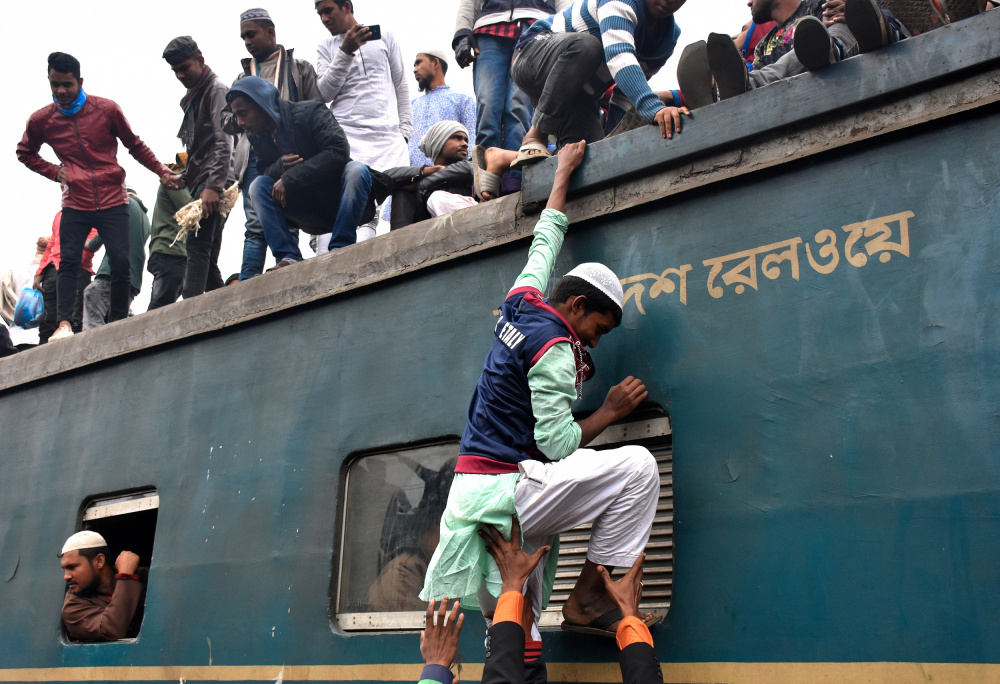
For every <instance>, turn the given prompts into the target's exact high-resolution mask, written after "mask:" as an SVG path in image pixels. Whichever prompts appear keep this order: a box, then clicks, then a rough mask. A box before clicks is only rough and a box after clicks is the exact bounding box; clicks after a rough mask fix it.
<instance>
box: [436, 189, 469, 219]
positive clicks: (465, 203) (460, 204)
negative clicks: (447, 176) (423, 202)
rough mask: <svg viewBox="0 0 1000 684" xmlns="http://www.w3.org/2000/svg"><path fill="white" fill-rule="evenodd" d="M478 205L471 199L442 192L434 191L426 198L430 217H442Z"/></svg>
mask: <svg viewBox="0 0 1000 684" xmlns="http://www.w3.org/2000/svg"><path fill="white" fill-rule="evenodd" d="M477 204H478V202H476V200H475V199H473V198H472V197H466V196H465V195H456V194H455V193H452V192H445V191H444V190H435V191H434V192H432V193H431V194H430V197H428V198H427V211H428V212H429V213H430V215H431V216H444V215H445V214H450V213H451V212H453V211H458V210H459V209H465V208H466V207H474V206H476V205H477Z"/></svg>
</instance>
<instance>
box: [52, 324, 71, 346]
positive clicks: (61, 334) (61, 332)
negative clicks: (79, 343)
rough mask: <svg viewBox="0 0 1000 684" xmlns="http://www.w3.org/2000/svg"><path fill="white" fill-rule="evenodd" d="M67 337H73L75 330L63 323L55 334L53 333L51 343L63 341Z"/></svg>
mask: <svg viewBox="0 0 1000 684" xmlns="http://www.w3.org/2000/svg"><path fill="white" fill-rule="evenodd" d="M66 337H73V328H71V327H70V326H68V325H66V324H65V323H63V324H62V325H60V326H59V327H58V328H56V331H55V332H54V333H52V336H51V337H50V338H49V342H51V341H52V340H61V339H63V338H66Z"/></svg>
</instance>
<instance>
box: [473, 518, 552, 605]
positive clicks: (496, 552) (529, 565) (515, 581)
mask: <svg viewBox="0 0 1000 684" xmlns="http://www.w3.org/2000/svg"><path fill="white" fill-rule="evenodd" d="M479 536H480V537H482V538H483V541H484V542H486V550H487V551H488V552H489V554H490V555H491V556H493V560H495V561H496V562H497V568H499V570H500V579H501V580H503V586H502V587H501V588H500V591H501V592H508V591H517V592H520V591H521V590H522V589H523V588H524V583H525V582H527V581H528V576H529V575H531V573H532V571H533V570H534V569H535V567H536V566H537V565H538V562H539V561H541V560H542V556H544V555H545V554H546V553H548V552H549V549H551V548H552V547H551V546H543V547H542V548H540V549H538V550H537V551H535V552H534V553H533V554H532V555H530V556H529V555H528V554H526V553H525V552H524V551H522V550H521V523H520V522H519V521H518V519H517V516H516V515H512V516H511V528H510V541H507V540H506V539H504V538H503V535H502V534H500V530H498V529H497V528H495V527H493V525H486V526H485V529H480V530H479Z"/></svg>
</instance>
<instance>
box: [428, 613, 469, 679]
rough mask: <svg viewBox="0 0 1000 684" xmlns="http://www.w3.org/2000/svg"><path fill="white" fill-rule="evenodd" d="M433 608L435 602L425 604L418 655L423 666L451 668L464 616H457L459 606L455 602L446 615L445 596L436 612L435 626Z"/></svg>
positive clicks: (456, 651)
mask: <svg viewBox="0 0 1000 684" xmlns="http://www.w3.org/2000/svg"><path fill="white" fill-rule="evenodd" d="M434 606H435V601H431V602H430V603H428V604H427V613H426V615H425V617H426V621H425V624H424V631H422V632H421V633H420V655H421V656H422V657H423V659H424V665H443V666H444V667H451V663H452V661H453V660H455V654H456V653H458V635H459V633H461V631H462V623H463V622H465V614H464V613H463V614H462V615H459V613H458V610H459V608H461V606H460V604H459V602H458V601H455V605H454V606H453V607H452V609H451V614H450V615H448V597H447V596H445V597H444V598H443V599H442V600H441V608H440V609H439V610H438V611H437V624H435V623H434ZM445 618H447V622H446V620H445Z"/></svg>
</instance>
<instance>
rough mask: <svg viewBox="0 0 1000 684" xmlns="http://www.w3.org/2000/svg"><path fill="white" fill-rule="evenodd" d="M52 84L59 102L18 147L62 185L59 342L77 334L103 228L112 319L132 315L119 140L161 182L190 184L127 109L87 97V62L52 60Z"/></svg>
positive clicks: (32, 122) (39, 115)
mask: <svg viewBox="0 0 1000 684" xmlns="http://www.w3.org/2000/svg"><path fill="white" fill-rule="evenodd" d="M48 67H49V71H48V73H49V86H50V87H51V88H52V100H53V103H52V104H50V105H48V106H46V107H43V108H42V109H39V110H38V111H37V112H35V113H34V114H32V115H31V117H30V118H29V119H28V126H27V128H26V129H25V131H24V137H22V138H21V142H20V143H18V146H17V158H18V160H19V161H20V162H21V163H22V164H24V165H25V166H27V167H28V168H29V169H31V170H32V171H34V172H35V173H38V174H41V175H42V176H45V177H46V178H48V179H49V180H53V181H58V182H59V183H60V184H61V185H62V188H63V197H62V208H63V215H62V225H61V227H60V242H61V243H62V259H61V262H60V263H61V265H62V268H60V269H59V277H58V280H57V285H56V289H57V292H58V295H57V299H58V305H57V306H58V311H57V317H58V320H59V328H58V329H57V330H56V332H55V333H54V334H53V335H52V337H50V338H49V339H50V340H57V339H61V338H63V337H69V336H70V335H72V334H73V330H72V328H71V324H70V320H71V318H72V315H71V313H72V309H73V298H74V296H75V293H76V281H77V274H78V272H79V270H80V257H81V253H82V251H83V244H84V241H85V240H86V238H87V234H88V233H89V232H90V229H91V228H96V229H97V232H98V234H99V235H100V236H101V239H102V240H103V241H104V248H105V249H106V250H107V255H108V259H109V260H110V262H111V311H110V314H109V320H111V321H117V320H118V319H120V318H125V317H126V316H127V315H128V296H129V285H130V282H129V236H128V195H126V194H125V170H124V169H123V168H122V167H121V166H119V165H118V158H117V153H118V141H119V140H121V141H122V144H123V145H125V147H126V148H128V151H129V153H130V154H131V155H132V156H133V157H135V158H136V160H138V161H139V163H141V164H142V165H143V166H145V167H146V168H147V169H149V170H150V171H152V172H153V173H155V174H157V175H158V176H159V177H160V182H161V183H163V184H164V185H166V186H168V187H171V188H175V189H176V188H180V187H182V186H183V182H182V181H181V180H180V178H179V177H178V176H176V175H175V174H173V173H172V172H171V171H170V170H169V169H168V168H167V167H166V166H164V165H163V164H161V163H160V162H159V161H157V159H156V155H154V154H153V151H152V150H151V149H149V148H148V147H147V146H146V144H145V143H144V142H142V140H140V139H139V137H138V136H137V135H136V134H135V133H133V132H132V129H131V127H130V126H129V123H128V121H127V120H126V119H125V114H124V113H122V110H121V108H120V107H119V106H118V105H117V104H115V103H114V102H112V101H111V100H107V99H105V98H103V97H96V96H94V95H89V96H88V95H87V94H86V93H84V91H83V79H82V78H80V62H79V61H78V60H77V59H76V58H75V57H73V56H71V55H67V54H65V53H63V52H53V53H52V54H50V55H49V60H48ZM44 143H48V145H49V146H50V147H52V149H53V150H54V151H55V153H56V156H57V157H58V158H59V161H60V162H62V164H61V165H60V166H56V165H55V164H53V163H51V162H48V161H46V160H45V159H43V158H42V157H41V155H39V154H38V151H39V150H40V149H41V147H42V145H43V144H44Z"/></svg>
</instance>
